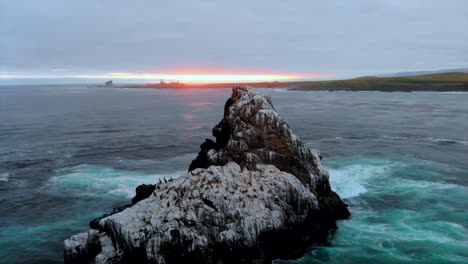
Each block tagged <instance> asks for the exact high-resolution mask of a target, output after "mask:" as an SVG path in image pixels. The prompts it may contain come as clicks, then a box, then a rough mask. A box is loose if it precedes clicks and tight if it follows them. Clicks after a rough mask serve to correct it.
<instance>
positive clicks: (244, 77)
mask: <svg viewBox="0 0 468 264" xmlns="http://www.w3.org/2000/svg"><path fill="white" fill-rule="evenodd" d="M328 76H330V75H329V74H317V73H314V74H212V73H206V74H190V73H188V74H151V73H129V72H111V73H106V74H97V75H93V74H89V75H88V74H86V75H1V74H0V79H122V80H123V79H125V80H154V81H159V80H161V79H163V80H167V81H180V82H187V83H216V82H262V81H293V80H299V79H315V78H324V77H328Z"/></svg>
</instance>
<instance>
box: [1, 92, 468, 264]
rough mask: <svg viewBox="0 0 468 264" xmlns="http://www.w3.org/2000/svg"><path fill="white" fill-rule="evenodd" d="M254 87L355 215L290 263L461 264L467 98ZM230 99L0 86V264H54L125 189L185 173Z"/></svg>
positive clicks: (465, 238) (467, 259)
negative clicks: (315, 157)
mask: <svg viewBox="0 0 468 264" xmlns="http://www.w3.org/2000/svg"><path fill="white" fill-rule="evenodd" d="M265 92H266V93H269V94H270V95H271V97H272V99H273V103H274V105H275V108H276V109H277V110H278V112H279V113H280V114H281V115H282V116H283V117H284V118H285V119H286V121H287V122H288V123H289V124H290V126H291V127H292V129H293V131H294V132H295V133H296V134H298V135H299V136H300V137H301V138H302V139H303V140H304V141H305V142H307V144H308V145H309V146H310V147H311V148H314V149H318V150H320V152H321V153H322V155H323V157H324V159H323V161H324V163H325V165H326V166H327V167H328V168H329V171H330V181H331V184H332V187H333V188H334V189H335V190H336V191H337V192H338V193H339V194H340V195H341V197H343V198H344V199H345V200H346V202H347V203H348V204H349V205H350V210H351V212H352V218H351V219H349V220H346V221H340V222H339V224H338V225H339V229H338V230H337V231H336V232H334V233H333V234H331V235H330V241H329V242H328V243H327V244H324V245H317V246H316V247H314V248H313V249H311V250H310V252H308V253H307V254H306V255H304V256H303V257H302V258H300V259H298V260H293V261H291V263H301V264H302V263H304V264H305V263H468V231H467V224H468V221H467V220H468V213H467V205H468V204H467V203H468V93H380V92H303V91H286V90H282V89H269V90H265ZM229 95H230V90H229V89H218V90H215V89H207V90H151V89H109V88H87V87H86V86H83V85H55V86H0V263H61V262H62V261H63V258H62V244H63V240H64V239H65V238H67V237H68V236H70V235H73V234H75V233H77V232H81V231H84V230H87V229H88V222H89V221H90V220H91V219H93V218H94V217H97V216H99V215H100V214H103V213H106V212H108V211H110V210H111V209H112V207H115V206H118V205H121V204H124V203H127V202H128V201H129V199H130V198H131V197H132V196H133V195H134V188H135V187H136V186H138V185H139V184H142V183H152V182H156V181H158V180H159V179H164V178H172V177H178V176H180V175H181V174H183V172H184V171H186V169H187V168H188V165H189V163H190V161H191V159H193V158H194V157H195V156H196V152H198V150H199V145H200V144H201V143H202V141H203V140H204V139H205V138H207V137H210V133H211V129H212V127H213V126H214V125H215V124H216V123H217V122H218V121H219V120H220V119H221V118H222V111H223V107H224V102H225V100H226V99H227V97H228V96H229Z"/></svg>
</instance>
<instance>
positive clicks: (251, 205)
mask: <svg viewBox="0 0 468 264" xmlns="http://www.w3.org/2000/svg"><path fill="white" fill-rule="evenodd" d="M213 136H214V137H215V138H216V141H213V140H210V139H207V140H206V141H205V142H204V143H203V144H202V145H201V146H200V148H201V150H200V152H199V153H198V156H197V157H196V159H195V160H193V161H192V163H191V164H190V167H189V172H188V173H186V174H185V175H183V176H181V177H180V178H178V179H175V180H171V181H168V182H164V183H160V184H158V185H157V186H154V185H142V186H139V187H138V188H137V195H136V196H135V198H134V199H133V200H132V203H133V205H132V206H131V207H128V208H126V207H125V208H123V210H122V211H121V210H120V209H117V210H115V211H119V212H118V213H115V214H112V215H108V216H105V217H103V218H102V219H97V220H93V221H92V228H97V229H99V231H98V230H92V231H89V232H87V233H81V234H78V235H75V236H73V237H71V238H70V239H67V240H66V241H65V261H66V262H67V263H73V262H77V261H78V260H80V261H82V262H84V263H87V262H93V263H131V262H135V261H137V262H139V263H145V262H148V263H159V264H163V263H167V264H171V263H217V264H222V263H224V264H226V263H271V261H272V260H273V259H291V258H297V257H300V256H301V255H302V254H303V253H304V252H305V251H306V250H307V249H308V247H310V245H312V244H314V243H323V242H325V241H326V240H327V238H328V237H329V234H330V231H332V230H334V229H336V221H337V220H339V219H346V218H347V217H349V215H350V213H349V211H348V209H347V205H346V204H345V203H344V202H343V201H342V200H341V199H340V197H339V196H338V195H337V194H336V193H335V192H333V191H332V190H331V188H330V184H329V181H328V172H327V171H326V169H325V168H324V167H323V166H322V164H321V161H320V160H321V157H320V156H319V154H318V153H317V152H315V151H312V150H310V149H309V148H308V147H307V146H306V145H305V144H304V143H303V142H302V141H301V140H300V139H299V138H298V137H297V136H296V135H295V134H294V133H293V132H292V131H291V130H290V128H289V126H288V124H286V123H285V122H284V121H283V119H282V118H281V117H280V116H279V115H278V113H277V112H276V111H275V109H274V108H273V105H272V102H271V99H270V98H269V97H268V96H266V95H263V94H261V93H258V92H256V91H253V90H249V89H247V88H245V87H235V88H234V89H233V93H232V96H231V98H229V99H228V101H227V102H226V105H225V110H224V117H223V119H222V120H221V122H220V123H219V124H218V125H216V126H215V128H214V129H213ZM96 241H99V243H97V242H96ZM109 241H111V243H110V242H109Z"/></svg>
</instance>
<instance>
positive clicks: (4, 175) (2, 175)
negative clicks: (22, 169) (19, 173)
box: [0, 172, 10, 182]
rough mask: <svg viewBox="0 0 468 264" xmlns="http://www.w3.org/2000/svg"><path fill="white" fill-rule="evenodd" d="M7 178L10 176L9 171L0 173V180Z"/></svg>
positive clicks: (5, 180) (6, 179)
mask: <svg viewBox="0 0 468 264" xmlns="http://www.w3.org/2000/svg"><path fill="white" fill-rule="evenodd" d="M8 178H10V173H7V172H6V173H2V174H0V182H7V181H8Z"/></svg>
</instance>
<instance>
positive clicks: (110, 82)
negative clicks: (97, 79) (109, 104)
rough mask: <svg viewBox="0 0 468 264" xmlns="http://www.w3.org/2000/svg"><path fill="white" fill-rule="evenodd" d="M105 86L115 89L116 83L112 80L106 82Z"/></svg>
mask: <svg viewBox="0 0 468 264" xmlns="http://www.w3.org/2000/svg"><path fill="white" fill-rule="evenodd" d="M104 85H105V86H106V87H113V86H114V83H113V82H112V80H110V81H107V82H105V83H104Z"/></svg>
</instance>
